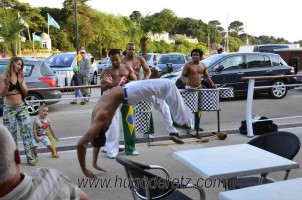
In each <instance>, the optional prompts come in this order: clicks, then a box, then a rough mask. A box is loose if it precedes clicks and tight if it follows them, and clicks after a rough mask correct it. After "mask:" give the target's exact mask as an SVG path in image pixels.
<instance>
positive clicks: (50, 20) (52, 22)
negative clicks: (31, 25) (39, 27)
mask: <svg viewBox="0 0 302 200" xmlns="http://www.w3.org/2000/svg"><path fill="white" fill-rule="evenodd" d="M47 20H48V25H49V26H53V27H55V28H56V29H60V28H61V27H60V25H59V24H58V23H57V22H56V21H55V20H54V19H53V18H52V17H51V16H50V15H49V14H48V13H47Z"/></svg>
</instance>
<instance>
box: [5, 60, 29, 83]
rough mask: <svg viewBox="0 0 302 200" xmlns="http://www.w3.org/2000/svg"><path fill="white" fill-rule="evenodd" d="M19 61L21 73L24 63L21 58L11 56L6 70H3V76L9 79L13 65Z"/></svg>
mask: <svg viewBox="0 0 302 200" xmlns="http://www.w3.org/2000/svg"><path fill="white" fill-rule="evenodd" d="M19 60H21V62H22V65H21V71H23V68H24V62H23V60H22V58H20V57H17V56H13V57H11V58H10V59H9V62H8V64H7V67H6V70H5V74H4V76H6V77H9V78H11V77H12V73H13V71H14V64H15V63H16V62H18V61H19Z"/></svg>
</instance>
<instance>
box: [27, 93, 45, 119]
mask: <svg viewBox="0 0 302 200" xmlns="http://www.w3.org/2000/svg"><path fill="white" fill-rule="evenodd" d="M41 99H42V98H41V97H40V96H39V95H37V94H32V93H29V94H27V95H26V97H25V102H26V103H27V105H28V112H29V114H30V115H36V114H38V110H39V107H40V105H42V102H41V101H39V100H41Z"/></svg>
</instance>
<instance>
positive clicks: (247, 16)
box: [19, 0, 302, 42]
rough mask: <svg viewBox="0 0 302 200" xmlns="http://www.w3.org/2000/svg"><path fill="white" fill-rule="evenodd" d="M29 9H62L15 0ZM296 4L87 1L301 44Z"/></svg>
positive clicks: (57, 2) (266, 0) (46, 0)
mask: <svg viewBox="0 0 302 200" xmlns="http://www.w3.org/2000/svg"><path fill="white" fill-rule="evenodd" d="M19 1H20V2H23V3H29V4H30V5H31V6H32V7H51V8H62V7H63V1H64V0H19ZM297 2H299V1H296V0H295V1H294V0H287V1H286V2H282V1H272V0H216V1H215V0H208V1H203V0H185V1H183V2H182V1H181V0H178V1H176V0H112V1H109V0H90V1H88V2H87V4H88V5H90V6H91V7H92V8H94V9H97V10H100V11H102V12H105V13H110V14H114V15H122V16H129V15H130V14H131V13H132V12H133V11H134V10H137V11H140V12H141V14H142V15H143V16H144V15H147V14H154V13H157V12H160V11H161V10H163V9H170V10H172V11H173V12H174V13H175V15H176V16H177V17H181V18H184V17H190V18H194V19H201V20H202V21H203V22H204V23H208V22H209V21H211V20H218V21H219V22H220V23H221V26H222V27H223V28H224V29H225V30H226V29H227V25H228V24H230V23H231V22H233V21H241V22H242V23H243V24H244V30H245V32H246V33H247V34H249V35H253V36H257V37H258V36H260V35H267V36H274V37H275V38H284V39H286V40H288V41H289V42H295V41H299V40H302V25H301V23H300V20H299V19H300V13H301V7H300V6H299V5H298V4H297Z"/></svg>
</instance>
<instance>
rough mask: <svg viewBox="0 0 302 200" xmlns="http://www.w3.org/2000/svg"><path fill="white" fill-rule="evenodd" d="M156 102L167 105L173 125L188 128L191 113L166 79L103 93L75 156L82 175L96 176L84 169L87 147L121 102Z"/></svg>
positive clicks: (110, 118)
mask: <svg viewBox="0 0 302 200" xmlns="http://www.w3.org/2000/svg"><path fill="white" fill-rule="evenodd" d="M156 98H158V99H165V100H166V102H167V103H168V105H169V107H170V110H171V114H172V116H173V120H174V122H175V124H177V125H180V126H183V127H186V128H188V129H190V128H191V111H190V109H189V108H188V107H187V106H186V104H185V103H184V101H183V99H182V97H181V95H180V93H179V91H178V89H177V88H176V86H175V84H174V83H173V82H171V81H170V80H166V79H149V80H142V81H134V82H130V83H128V84H126V85H125V86H124V87H115V88H112V89H111V90H110V91H108V92H107V93H105V94H104V95H103V96H102V97H100V99H99V100H98V102H97V105H96V107H98V109H97V110H95V111H96V112H95V114H94V118H93V119H92V123H91V127H90V128H89V129H88V131H87V132H86V133H85V135H84V136H83V137H82V138H81V139H80V140H79V142H78V144H77V153H78V159H79V163H80V166H81V169H82V172H83V173H84V175H85V176H87V177H89V178H96V176H95V175H94V174H93V173H92V172H91V171H90V170H89V169H87V168H86V161H85V159H86V147H87V145H88V143H89V142H90V141H91V140H92V139H94V138H96V137H99V133H100V132H101V131H102V133H103V134H104V132H103V131H104V129H107V128H108V127H109V126H110V124H111V120H112V118H113V116H114V114H115V111H116V110H117V108H118V107H119V105H120V104H121V103H123V102H124V103H127V104H130V105H134V104H137V103H139V102H142V101H147V102H151V103H154V101H155V100H156Z"/></svg>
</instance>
